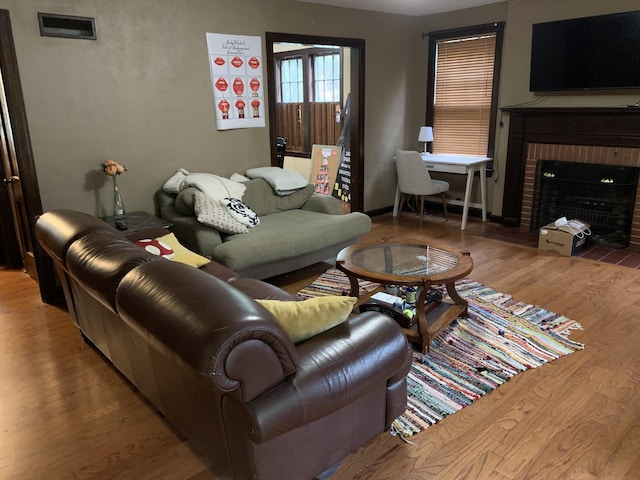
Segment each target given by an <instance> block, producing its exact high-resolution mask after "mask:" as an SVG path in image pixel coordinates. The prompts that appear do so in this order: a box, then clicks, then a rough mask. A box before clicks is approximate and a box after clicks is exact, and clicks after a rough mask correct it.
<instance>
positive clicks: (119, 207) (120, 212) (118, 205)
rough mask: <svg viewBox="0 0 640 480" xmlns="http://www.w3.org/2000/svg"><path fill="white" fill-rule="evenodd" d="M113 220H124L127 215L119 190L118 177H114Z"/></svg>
mask: <svg viewBox="0 0 640 480" xmlns="http://www.w3.org/2000/svg"><path fill="white" fill-rule="evenodd" d="M112 178H113V218H114V219H115V220H116V221H117V220H124V219H125V217H126V213H125V210H124V201H123V200H122V195H120V189H119V188H118V176H117V175H113V177H112Z"/></svg>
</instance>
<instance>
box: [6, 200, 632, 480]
mask: <svg viewBox="0 0 640 480" xmlns="http://www.w3.org/2000/svg"><path fill="white" fill-rule="evenodd" d="M459 226H460V219H459V216H456V215H451V216H450V220H449V222H447V223H444V221H442V220H439V219H437V218H433V217H432V218H429V219H427V220H425V223H424V226H423V228H422V229H420V228H419V227H418V218H417V216H414V215H411V214H406V213H405V214H403V215H402V218H401V219H400V220H393V219H392V218H391V217H390V216H389V215H384V216H379V217H375V218H374V226H373V228H372V231H371V233H370V234H369V237H370V238H372V239H375V238H383V237H384V238H389V239H400V238H409V237H411V238H414V239H420V240H424V241H428V240H429V239H434V240H437V241H439V242H447V243H449V244H451V245H453V246H455V247H457V248H460V249H466V250H469V251H470V252H471V255H472V257H473V259H474V264H475V265H474V270H473V272H472V273H471V275H470V276H471V278H473V279H474V280H476V281H478V282H481V283H484V284H486V285H489V286H491V287H493V288H495V289H497V290H499V291H502V292H506V293H510V294H511V295H513V296H514V297H515V298H517V299H520V300H522V301H525V302H528V303H534V304H539V305H543V306H544V307H546V308H548V309H550V310H553V311H556V312H560V313H563V314H565V315H567V316H569V317H571V318H574V319H576V320H578V321H580V322H581V323H582V325H583V327H584V330H582V331H575V332H573V333H572V334H571V337H572V338H574V339H576V340H578V341H581V342H584V343H585V344H586V349H585V350H584V351H580V352H577V353H574V354H572V355H569V356H566V357H563V358H561V359H559V360H557V361H555V362H552V363H550V364H548V365H545V366H543V367H541V368H538V369H535V370H532V371H529V372H525V373H523V374H520V375H518V376H517V377H515V378H514V379H512V380H511V381H509V382H508V383H507V384H505V385H503V386H502V387H500V388H499V389H498V390H496V391H494V392H492V393H491V394H489V395H487V396H486V397H484V398H482V399H480V400H479V401H477V402H476V403H474V404H473V405H471V406H469V407H467V408H465V409H464V410H462V411H460V412H458V413H456V414H454V415H451V416H449V417H447V418H446V419H445V420H443V421H442V422H440V423H439V424H437V425H435V426H433V427H430V428H429V429H427V430H426V431H424V432H422V433H420V434H419V435H416V436H413V437H411V441H412V442H414V443H415V444H408V443H404V442H402V441H401V440H400V439H398V438H395V437H392V436H390V435H388V434H382V435H380V436H378V437H377V438H376V439H374V440H373V441H371V442H370V443H369V444H368V445H366V446H365V447H363V448H361V449H360V450H358V451H357V452H355V453H354V454H352V455H351V456H349V457H348V458H347V459H346V460H345V461H344V462H343V463H342V465H341V466H340V468H339V469H338V471H337V472H336V473H335V475H334V476H333V477H331V478H332V480H347V479H349V480H352V479H368V480H374V479H375V480H383V479H384V480H387V479H388V480H402V479H405V480H418V479H420V480H426V479H447V480H449V479H498V480H507V479H509V480H513V479H518V480H521V479H541V480H542V479H544V480H549V479H551V480H553V479H607V480H608V479H637V478H640V351H639V350H640V270H638V269H633V268H627V267H623V266H617V265H612V264H607V263H603V262H597V261H594V260H590V259H587V258H574V257H558V256H553V255H549V254H545V253H541V252H538V251H537V250H536V249H534V248H531V247H528V246H521V245H516V244H513V243H508V242H503V241H500V240H494V239H488V238H483V233H484V232H486V230H487V229H488V228H494V226H492V224H482V223H481V222H479V221H478V220H477V219H475V218H471V219H470V221H469V225H468V229H467V230H466V231H464V232H462V231H460V230H459ZM494 237H495V236H494ZM327 267H328V265H317V266H315V267H313V268H309V269H306V270H304V271H302V272H296V273H294V274H288V275H284V276H280V277H277V278H274V279H272V281H273V283H276V284H279V285H281V286H283V287H285V288H286V289H287V290H289V291H291V292H295V291H298V290H299V289H300V288H302V287H303V286H305V285H307V284H308V283H310V281H312V280H313V279H314V278H315V277H317V276H318V275H319V274H320V273H321V272H322V270H323V269H325V268H327ZM0 319H1V321H0V341H1V345H2V348H0V375H2V381H1V382H0V385H1V387H0V427H1V428H0V478H2V479H56V480H57V479H194V480H205V479H215V480H221V479H222V478H223V477H222V476H221V475H220V474H219V473H218V472H217V471H216V470H215V469H213V468H210V465H209V463H208V462H207V461H206V459H204V458H202V457H201V456H200V455H199V454H198V453H197V452H196V451H195V450H194V449H193V448H192V447H191V445H190V444H189V442H188V441H187V440H185V439H183V438H182V437H181V436H180V435H179V434H177V433H176V432H175V431H174V430H173V429H172V428H171V427H170V426H169V425H168V424H167V423H166V421H165V420H164V419H163V418H162V417H161V416H160V415H158V414H157V413H156V412H155V410H154V409H153V408H152V407H151V406H150V405H149V404H148V403H147V402H145V400H144V399H143V398H142V397H140V396H139V395H138V394H137V393H136V391H135V389H134V388H132V386H131V385H130V384H129V383H127V382H126V380H124V379H123V377H122V376H120V375H119V374H118V373H117V372H116V371H115V370H114V369H113V368H111V367H110V366H109V364H108V363H107V362H106V361H105V360H104V359H103V358H102V357H100V355H99V354H97V353H96V351H95V350H93V349H92V348H91V347H89V346H87V345H86V344H84V343H83V342H82V340H81V339H80V337H79V335H78V331H77V329H76V327H75V326H74V325H73V323H72V322H71V320H70V319H69V317H68V315H67V313H66V311H65V310H63V309H61V308H59V307H55V306H50V305H46V304H43V303H42V302H41V301H40V296H39V293H38V289H37V285H36V284H35V283H34V282H33V281H32V280H31V279H30V278H29V277H28V276H27V275H26V274H24V273H22V272H19V271H10V270H0ZM273 480H277V479H273Z"/></svg>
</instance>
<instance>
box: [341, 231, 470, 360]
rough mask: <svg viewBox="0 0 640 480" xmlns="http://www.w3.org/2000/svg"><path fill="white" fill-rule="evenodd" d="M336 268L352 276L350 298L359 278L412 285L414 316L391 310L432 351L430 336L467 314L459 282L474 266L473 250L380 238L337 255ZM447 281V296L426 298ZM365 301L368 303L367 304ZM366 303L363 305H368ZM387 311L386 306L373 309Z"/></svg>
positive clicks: (413, 338)
mask: <svg viewBox="0 0 640 480" xmlns="http://www.w3.org/2000/svg"><path fill="white" fill-rule="evenodd" d="M336 267H337V268H338V269H339V270H341V271H342V272H344V273H345V274H346V275H347V277H348V278H349V282H350V285H351V296H354V297H357V296H358V293H359V287H358V279H363V280H369V281H372V282H376V283H380V284H382V285H399V286H414V287H416V288H417V289H418V292H417V300H416V315H415V316H414V317H412V318H410V317H408V316H406V315H404V314H403V313H402V312H401V311H397V310H395V311H391V310H389V311H388V313H391V314H392V316H393V317H394V318H395V319H396V320H397V321H398V323H399V324H400V326H401V327H403V330H404V331H405V334H406V335H407V338H408V339H409V340H410V341H411V342H413V343H417V344H419V345H420V346H421V347H422V352H423V353H426V352H428V351H429V344H430V343H431V340H432V339H433V338H434V337H435V336H436V335H437V334H438V333H440V332H441V331H442V330H443V329H444V328H445V327H446V326H448V325H449V324H450V323H451V322H452V321H454V320H455V319H456V318H458V317H460V316H462V315H466V313H467V302H466V300H464V299H463V298H462V297H460V295H458V292H456V288H455V281H456V280H459V279H461V278H464V277H466V276H467V275H468V274H469V273H470V272H471V270H472V269H473V260H472V259H471V256H470V254H469V252H461V251H459V250H456V249H455V248H452V247H448V246H445V245H442V244H437V243H431V242H430V243H428V244H425V243H418V242H413V241H408V242H384V241H383V242H378V243H373V244H371V243H369V244H358V245H352V246H350V247H347V248H345V249H343V250H342V251H341V252H340V253H338V255H337V257H336ZM438 285H445V287H446V289H447V293H448V294H449V299H448V300H446V301H427V298H428V297H427V296H428V294H429V292H430V291H431V289H432V287H433V286H438ZM365 305H367V304H365ZM365 305H363V307H364V306H365ZM371 307H372V305H371V304H368V308H369V309H376V310H380V311H385V308H382V306H379V307H380V308H371Z"/></svg>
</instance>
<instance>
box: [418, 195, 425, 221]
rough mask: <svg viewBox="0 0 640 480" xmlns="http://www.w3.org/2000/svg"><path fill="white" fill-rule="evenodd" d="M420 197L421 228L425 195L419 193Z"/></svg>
mask: <svg viewBox="0 0 640 480" xmlns="http://www.w3.org/2000/svg"><path fill="white" fill-rule="evenodd" d="M418 198H419V199H420V228H422V216H423V215H424V195H418Z"/></svg>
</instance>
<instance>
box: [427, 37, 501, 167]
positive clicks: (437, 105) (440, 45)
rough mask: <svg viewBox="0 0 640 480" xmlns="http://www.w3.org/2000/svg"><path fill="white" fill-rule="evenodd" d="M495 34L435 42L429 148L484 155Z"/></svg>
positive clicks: (488, 120) (489, 116) (489, 110)
mask: <svg viewBox="0 0 640 480" xmlns="http://www.w3.org/2000/svg"><path fill="white" fill-rule="evenodd" d="M495 49H496V35H495V34H487V35H474V36H468V37H461V38H454V39H446V40H441V41H439V42H437V50H436V67H435V68H436V75H435V100H434V120H433V132H434V141H433V152H434V153H460V154H467V155H479V156H485V155H487V146H488V141H489V122H490V119H491V95H492V90H493V67H494V58H495Z"/></svg>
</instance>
